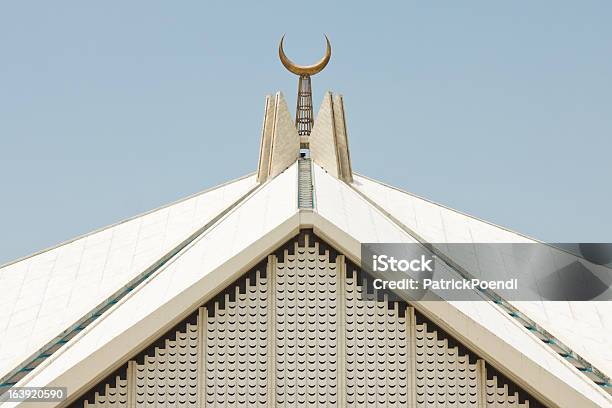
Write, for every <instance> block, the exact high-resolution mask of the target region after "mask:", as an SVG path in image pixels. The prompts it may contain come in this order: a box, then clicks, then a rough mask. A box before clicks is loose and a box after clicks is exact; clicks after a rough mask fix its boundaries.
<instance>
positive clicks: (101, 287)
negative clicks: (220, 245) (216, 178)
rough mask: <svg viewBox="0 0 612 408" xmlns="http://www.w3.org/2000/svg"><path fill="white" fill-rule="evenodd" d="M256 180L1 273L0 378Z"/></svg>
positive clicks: (153, 263)
mask: <svg viewBox="0 0 612 408" xmlns="http://www.w3.org/2000/svg"><path fill="white" fill-rule="evenodd" d="M256 184H257V183H256V181H255V176H253V175H250V176H246V177H243V178H241V179H238V180H236V181H232V182H229V183H226V184H223V185H221V186H218V187H216V188H213V189H210V190H207V191H204V192H202V193H199V194H196V195H194V196H191V197H188V198H186V199H184V200H181V201H178V202H176V203H173V204H170V205H168V206H165V207H162V208H159V209H157V210H154V211H150V212H148V213H146V214H143V215H140V216H137V217H134V218H131V219H128V220H125V221H122V222H120V223H117V224H115V225H112V226H110V227H107V228H103V229H101V230H98V231H95V232H92V233H90V234H87V235H84V236H82V237H79V238H76V239H74V240H71V241H69V242H66V243H64V244H61V245H59V246H56V247H54V248H50V249H48V250H45V251H42V252H40V253H38V254H35V255H33V256H30V257H27V258H24V259H21V260H18V261H16V262H13V263H10V264H8V265H5V266H3V267H1V268H0V287H2V288H10V290H4V291H3V293H2V296H1V297H0V378H1V377H3V376H4V375H6V374H7V373H8V372H10V371H11V370H12V369H13V368H14V367H15V366H16V365H17V364H19V363H21V362H23V361H24V360H26V359H27V358H29V357H30V356H32V355H33V354H34V353H35V352H36V351H37V350H40V349H41V348H42V347H43V346H45V345H46V344H48V343H49V342H52V341H53V340H54V339H55V338H57V337H58V336H60V334H62V333H63V332H65V331H67V330H70V328H71V327H73V326H74V325H75V324H76V323H77V322H78V321H79V320H80V319H82V318H83V317H84V316H86V315H87V314H88V313H92V311H94V310H96V308H97V307H98V306H99V305H100V304H102V303H103V302H105V301H106V300H107V299H109V298H110V297H111V295H112V294H114V293H116V292H117V291H120V290H121V289H122V288H123V287H124V286H125V285H127V284H128V283H129V282H130V281H131V280H133V279H135V278H137V277H138V276H139V275H141V274H143V273H146V272H147V271H151V270H153V269H154V268H155V267H156V266H157V265H159V263H160V262H161V261H162V260H164V259H167V258H168V256H169V255H170V254H171V253H173V251H175V250H176V249H177V248H178V247H180V246H181V245H184V243H185V242H186V241H188V240H189V238H190V237H191V236H192V235H193V234H195V233H196V232H197V231H198V230H200V229H201V228H203V227H205V226H206V225H207V224H208V223H209V222H211V221H212V220H213V219H215V217H217V216H219V214H222V213H223V211H225V210H226V208H228V207H230V206H231V205H232V204H233V203H235V202H236V201H237V200H239V199H241V198H242V197H243V196H244V195H245V194H246V193H248V192H249V191H250V190H252V189H253V188H254V187H255V186H256Z"/></svg>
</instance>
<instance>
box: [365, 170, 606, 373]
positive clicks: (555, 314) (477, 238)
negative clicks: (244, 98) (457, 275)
mask: <svg viewBox="0 0 612 408" xmlns="http://www.w3.org/2000/svg"><path fill="white" fill-rule="evenodd" d="M353 186H354V187H355V188H356V189H357V190H359V191H360V192H362V193H363V194H364V195H366V196H367V197H368V198H370V199H371V200H372V201H374V202H376V203H377V204H378V205H379V206H380V207H381V208H383V209H384V210H385V211H386V212H388V213H389V214H390V215H392V216H393V217H394V218H396V219H397V220H398V221H399V222H401V223H402V224H404V225H405V226H406V227H408V228H409V229H411V230H412V231H414V232H415V233H416V234H418V235H419V236H420V237H421V238H423V239H424V240H425V241H427V242H432V243H444V242H456V243H534V242H537V241H535V240H533V239H530V238H528V237H525V236H523V235H520V234H518V233H515V232H512V231H509V230H507V229H504V228H502V227H499V226H496V225H493V224H490V223H488V222H485V221H482V220H480V219H477V218H474V217H471V216H469V215H466V214H463V213H460V212H458V211H455V210H452V209H450V208H447V207H444V206H442V205H439V204H436V203H434V202H431V201H428V200H426V199H424V198H421V197H418V196H415V195H412V194H410V193H407V192H404V191H401V190H398V189H396V188H394V187H390V186H387V185H385V184H382V183H379V182H377V181H374V180H371V179H369V178H366V177H363V176H355V178H354V182H353ZM509 303H511V304H512V305H513V306H514V307H516V308H517V309H518V310H520V311H521V312H522V313H524V314H525V315H526V316H528V317H530V318H531V319H532V320H533V321H535V322H536V323H537V324H538V325H540V326H541V327H543V328H544V329H545V330H547V331H548V332H550V333H551V334H552V335H554V336H555V337H556V338H557V339H559V340H561V341H562V342H563V343H564V344H565V345H567V346H568V347H570V348H571V349H572V350H573V351H574V352H576V353H577V354H578V355H580V356H582V357H583V358H585V359H587V360H588V361H589V362H591V363H592V364H593V365H594V366H595V367H597V368H598V369H599V370H602V371H603V372H604V373H605V374H607V375H608V376H612V318H610V317H609V316H611V315H612V303H611V302H598V301H590V302H575V301H555V302H552V301H510V302H509Z"/></svg>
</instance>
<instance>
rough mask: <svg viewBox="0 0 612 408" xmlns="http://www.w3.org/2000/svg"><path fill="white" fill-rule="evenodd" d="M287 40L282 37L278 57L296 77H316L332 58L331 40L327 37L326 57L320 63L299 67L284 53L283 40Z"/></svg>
mask: <svg viewBox="0 0 612 408" xmlns="http://www.w3.org/2000/svg"><path fill="white" fill-rule="evenodd" d="M284 39H285V35H283V36H282V37H281V40H280V44H279V45H278V56H279V57H280V60H281V62H282V63H283V65H284V66H285V68H287V69H288V70H289V71H291V72H293V73H294V74H295V75H300V76H305V75H314V74H316V73H317V72H321V71H322V70H323V68H325V66H326V65H327V63H328V62H329V59H330V58H331V44H330V43H329V38H327V36H325V41H326V42H327V49H326V50H325V56H324V57H323V58H321V60H320V61H319V62H317V63H316V64H313V65H297V64H295V63H294V62H293V61H291V60H290V59H289V58H287V56H286V55H285V51H283V40H284Z"/></svg>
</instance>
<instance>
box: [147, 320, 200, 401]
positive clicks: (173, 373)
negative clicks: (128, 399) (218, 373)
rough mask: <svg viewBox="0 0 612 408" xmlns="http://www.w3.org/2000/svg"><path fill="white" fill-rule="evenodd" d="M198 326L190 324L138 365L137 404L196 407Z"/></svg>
mask: <svg viewBox="0 0 612 408" xmlns="http://www.w3.org/2000/svg"><path fill="white" fill-rule="evenodd" d="M197 377H198V326H197V325H194V324H188V325H187V327H186V330H185V332H181V331H178V332H176V338H175V339H174V340H169V339H167V340H166V341H165V347H164V348H156V349H155V352H154V354H153V355H151V356H145V357H144V361H143V363H142V364H136V367H135V383H136V389H135V403H136V406H139V407H176V406H182V407H196V406H197V386H198V378H197Z"/></svg>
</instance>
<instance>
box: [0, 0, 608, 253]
mask: <svg viewBox="0 0 612 408" xmlns="http://www.w3.org/2000/svg"><path fill="white" fill-rule="evenodd" d="M304 4H306V5H304ZM610 21H612V2H609V1H603V0H602V1H571V2H570V1H538V2H533V1H514V2H503V3H502V2H490V1H471V2H469V1H466V2H457V1H447V2H435V3H434V2H414V1H402V2H397V3H381V2H368V3H362V4H356V2H343V3H340V2H329V1H325V2H317V1H308V2H292V3H289V2H283V3H267V2H244V3H236V2H234V3H230V2H214V3H211V2H193V1H182V2H168V1H166V2H161V1H130V2H125V1H105V2H83V1H70V2H69V1H53V2H36V3H35V2H27V1H21V2H16V1H14V2H2V3H1V4H0V95H1V96H0V185H1V190H0V191H1V193H0V243H1V245H0V248H1V249H0V263H3V262H6V261H9V260H11V259H13V258H17V257H21V256H24V255H27V254H30V253H32V252H34V251H37V250H40V249H43V248H45V247H48V246H51V245H54V244H56V243H59V242H61V241H64V240H66V239H69V238H72V237H73V236H76V235H80V234H83V233H86V232H88V231H90V230H92V229H95V228H99V227H102V226H104V225H107V224H110V223H113V222H116V221H119V220H121V219H123V218H127V217H130V216H133V215H135V214H138V213H140V212H143V211H147V210H149V209H152V208H155V207H158V206H160V205H163V204H166V203H168V202H171V201H174V200H177V199H179V198H182V197H184V196H186V195H189V194H192V193H194V192H197V191H199V190H202V189H205V188H208V187H211V186H214V185H216V184H219V183H221V182H224V181H226V180H229V179H232V178H236V177H238V176H241V175H243V174H246V173H248V172H251V171H253V170H254V169H255V167H256V163H257V155H258V147H259V137H260V127H261V122H262V117H261V115H262V111H263V100H264V99H263V98H264V95H265V94H266V93H272V92H274V91H275V90H282V91H283V92H284V93H285V95H286V96H287V98H288V100H289V105H290V106H291V107H292V108H293V106H294V103H295V91H296V87H297V80H296V78H295V77H294V76H293V75H291V74H289V73H288V72H287V71H285V70H284V68H283V67H282V66H281V65H280V63H279V61H278V58H277V54H276V47H277V43H278V40H279V38H280V36H281V34H282V33H287V39H286V51H287V53H288V55H289V56H290V57H291V58H292V59H294V60H296V61H297V62H302V63H311V62H313V61H314V60H316V59H318V58H319V57H320V55H321V54H322V52H323V45H324V43H323V39H322V33H323V32H325V33H327V34H328V35H329V37H330V39H331V41H332V46H333V56H332V61H331V62H330V64H329V66H328V68H327V69H326V70H325V71H324V72H323V73H321V74H319V75H317V76H316V77H314V78H313V89H314V98H315V104H316V108H318V105H319V102H320V100H321V97H322V95H323V92H324V91H325V90H326V89H332V90H334V91H337V92H340V93H343V94H344V96H345V105H346V106H345V107H346V113H347V120H348V127H349V132H350V143H351V156H352V160H353V168H354V169H355V170H356V171H358V172H360V173H362V174H365V175H368V176H370V177H373V178H376V179H379V180H382V181H384V182H387V183H389V184H393V185H395V186H398V187H400V188H403V189H406V190H409V191H412V192H414V193H416V194H419V195H422V196H425V197H427V198H429V199H432V200H434V201H437V202H440V203H443V204H445V205H448V206H450V207H453V208H456V209H459V210H461V211H464V212H467V213H469V214H473V215H475V216H478V217H480V218H484V219H486V220H489V221H492V222H495V223H497V224H501V225H503V226H506V227H509V228H511V229H514V230H517V231H520V232H523V233H525V234H528V235H531V236H534V237H536V238H539V239H542V240H547V241H566V242H570V241H574V242H579V241H606V242H609V241H612V217H611V216H610V202H611V201H612V187H611V184H612V183H611V181H610V178H611V176H612V158H611V152H612V24H610Z"/></svg>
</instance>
